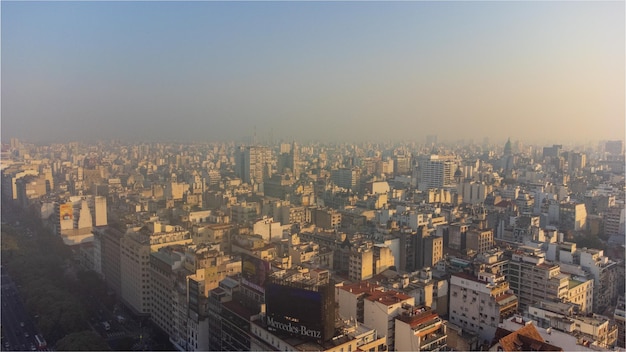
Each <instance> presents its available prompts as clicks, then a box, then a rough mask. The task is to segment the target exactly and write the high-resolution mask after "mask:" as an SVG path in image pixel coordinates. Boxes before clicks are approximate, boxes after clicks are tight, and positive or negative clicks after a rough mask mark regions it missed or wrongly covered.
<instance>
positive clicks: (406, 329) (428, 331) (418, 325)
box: [395, 306, 448, 352]
mask: <svg viewBox="0 0 626 352" xmlns="http://www.w3.org/2000/svg"><path fill="white" fill-rule="evenodd" d="M447 337H448V334H447V329H446V325H445V324H444V321H443V319H441V318H439V315H438V314H437V313H435V311H433V310H432V309H431V308H430V307H427V306H418V307H411V306H405V307H404V310H403V311H402V312H401V313H400V315H399V316H398V317H396V326H395V347H396V350H397V351H432V352H438V351H441V350H445V349H446V346H447Z"/></svg>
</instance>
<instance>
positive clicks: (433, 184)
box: [417, 155, 457, 191]
mask: <svg viewBox="0 0 626 352" xmlns="http://www.w3.org/2000/svg"><path fill="white" fill-rule="evenodd" d="M454 160H455V157H454V156H444V155H429V156H426V157H422V158H420V159H419V160H418V165H417V168H418V170H419V172H418V179H417V187H418V189H419V190H420V191H426V190H428V189H430V188H444V187H451V186H453V185H454V183H455V180H454V173H455V171H456V167H457V165H456V163H455V162H454Z"/></svg>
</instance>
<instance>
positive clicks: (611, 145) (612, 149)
mask: <svg viewBox="0 0 626 352" xmlns="http://www.w3.org/2000/svg"><path fill="white" fill-rule="evenodd" d="M605 150H606V152H607V153H609V154H613V155H621V154H622V153H623V152H624V143H623V142H622V141H607V142H606V146H605Z"/></svg>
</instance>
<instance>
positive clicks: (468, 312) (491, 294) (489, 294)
mask: <svg viewBox="0 0 626 352" xmlns="http://www.w3.org/2000/svg"><path fill="white" fill-rule="evenodd" d="M517 304H518V302H517V297H516V296H515V294H513V292H512V290H510V289H509V283H508V282H507V281H506V280H505V279H504V276H502V275H497V274H492V273H486V272H480V273H479V274H478V276H474V275H471V274H467V273H456V274H452V276H451V277H450V308H449V314H450V322H451V323H452V324H455V325H457V326H459V327H461V328H463V329H464V330H467V331H469V332H473V333H476V334H478V336H479V337H480V342H481V343H482V342H485V341H486V342H487V343H489V342H491V339H492V338H493V336H494V334H495V332H496V329H497V327H498V324H499V323H500V322H501V321H502V320H503V319H505V318H507V317H508V316H511V315H513V314H515V312H516V311H517Z"/></svg>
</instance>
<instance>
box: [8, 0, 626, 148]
mask: <svg viewBox="0 0 626 352" xmlns="http://www.w3.org/2000/svg"><path fill="white" fill-rule="evenodd" d="M0 6H1V8H2V47H1V49H2V95H1V98H2V121H1V124H2V139H3V140H4V142H8V139H9V138H11V137H16V138H19V139H22V140H24V141H29V142H33V143H48V142H63V141H93V140H121V141H148V142H152V141H154V142H158V141H162V142H168V141H177V142H194V141H196V142H202V141H242V142H243V141H246V140H248V141H250V140H252V139H253V137H252V136H253V135H256V136H257V140H265V141H278V140H299V141H315V140H319V141H322V142H327V141H336V142H341V141H346V142H359V141H372V142H385V141H398V142H399V141H424V140H425V138H426V136H427V135H437V136H438V140H439V141H442V142H450V141H458V140H466V141H469V140H473V141H474V142H475V143H482V140H483V139H484V138H485V137H487V138H489V140H491V141H501V140H506V139H507V138H509V137H510V138H511V140H520V141H527V142H528V143H543V144H547V143H569V142H575V141H579V142H582V143H585V142H589V141H600V140H616V139H619V140H623V139H624V134H625V122H624V121H625V114H624V110H625V98H624V97H625V96H626V92H625V69H624V62H625V61H626V57H625V44H624V43H625V20H624V17H625V16H624V3H623V2H393V3H380V2H339V3H333V2H182V3H179V2H2V3H1V4H0Z"/></svg>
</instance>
